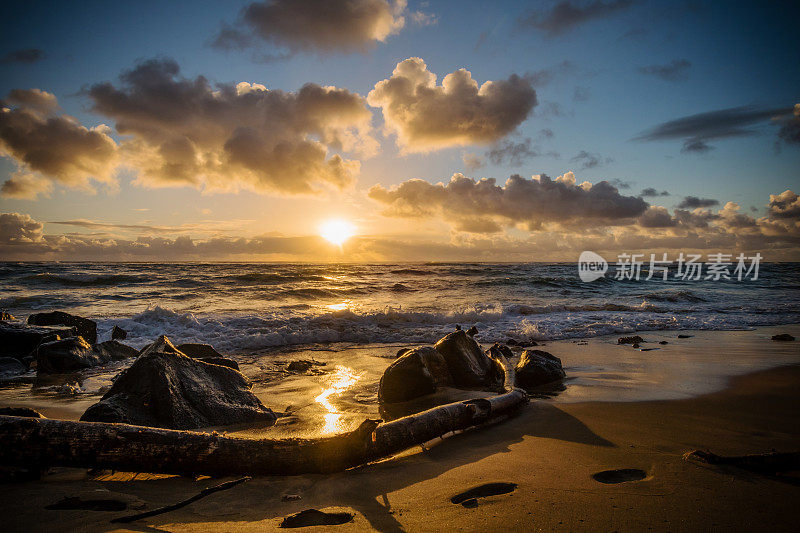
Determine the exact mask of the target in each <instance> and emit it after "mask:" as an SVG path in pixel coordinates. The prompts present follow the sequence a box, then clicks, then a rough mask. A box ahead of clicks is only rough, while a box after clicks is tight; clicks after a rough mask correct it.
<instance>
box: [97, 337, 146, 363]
mask: <svg viewBox="0 0 800 533" xmlns="http://www.w3.org/2000/svg"><path fill="white" fill-rule="evenodd" d="M94 350H95V351H96V352H98V353H99V354H100V357H101V358H102V359H104V360H106V361H121V360H123V359H130V358H131V357H136V356H138V355H139V350H137V349H136V348H132V347H131V346H128V345H126V344H122V343H121V342H119V341H105V342H101V343H98V344H95V345H94Z"/></svg>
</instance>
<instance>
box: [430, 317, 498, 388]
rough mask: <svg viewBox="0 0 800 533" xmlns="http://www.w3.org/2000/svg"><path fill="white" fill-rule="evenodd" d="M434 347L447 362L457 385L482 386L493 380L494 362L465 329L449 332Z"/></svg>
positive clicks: (466, 386) (465, 386) (464, 386)
mask: <svg viewBox="0 0 800 533" xmlns="http://www.w3.org/2000/svg"><path fill="white" fill-rule="evenodd" d="M434 348H435V349H436V351H437V352H439V353H440V354H442V357H444V360H445V361H446V362H447V368H448V369H449V370H450V374H451V375H452V376H453V384H454V385H455V386H456V387H461V388H470V387H480V386H482V385H485V384H486V383H487V382H488V381H489V380H491V378H492V374H493V373H494V363H493V362H492V360H491V359H490V358H489V357H488V356H487V355H486V354H484V353H483V351H481V348H480V346H478V343H477V342H475V339H473V338H472V337H471V336H469V335H467V333H465V332H464V331H463V330H459V331H454V332H452V333H450V334H448V335H447V336H445V337H444V338H442V339H441V340H439V342H437V343H436V344H435V345H434Z"/></svg>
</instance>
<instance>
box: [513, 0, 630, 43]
mask: <svg viewBox="0 0 800 533" xmlns="http://www.w3.org/2000/svg"><path fill="white" fill-rule="evenodd" d="M633 4H634V1H633V0H610V1H608V2H603V1H602V0H594V1H593V2H575V3H573V2H572V1H570V0H564V1H562V2H559V3H557V4H556V5H555V6H553V7H552V8H551V9H549V10H542V11H536V10H533V11H528V12H526V13H525V14H523V15H522V16H521V17H520V18H519V24H520V25H522V26H523V27H532V28H535V29H538V30H541V31H543V32H544V34H545V35H547V36H548V37H555V36H557V35H560V34H562V33H566V32H568V31H570V30H572V29H574V28H575V27H577V26H579V25H581V24H583V23H585V22H589V21H591V20H596V19H601V18H605V17H608V16H611V15H613V14H615V13H617V12H619V11H622V10H624V9H627V8H628V7H630V6H632V5H633Z"/></svg>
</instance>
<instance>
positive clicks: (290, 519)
mask: <svg viewBox="0 0 800 533" xmlns="http://www.w3.org/2000/svg"><path fill="white" fill-rule="evenodd" d="M353 516H354V515H352V514H350V513H326V512H324V511H318V510H316V509H306V510H305V511H300V512H299V513H297V514H293V515H290V516H287V517H286V518H284V519H283V521H282V522H281V526H280V527H284V528H288V527H307V526H339V525H342V524H346V523H347V522H350V521H351V520H353Z"/></svg>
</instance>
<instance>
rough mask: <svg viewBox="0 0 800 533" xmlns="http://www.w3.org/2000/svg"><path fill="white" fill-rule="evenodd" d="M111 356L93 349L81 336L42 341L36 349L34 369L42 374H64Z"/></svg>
mask: <svg viewBox="0 0 800 533" xmlns="http://www.w3.org/2000/svg"><path fill="white" fill-rule="evenodd" d="M110 360H111V358H110V357H109V356H108V355H107V354H106V353H102V352H97V351H95V350H94V349H93V348H92V346H91V345H90V344H89V343H88V342H86V341H85V340H84V338H83V337H67V338H66V339H62V340H57V341H52V342H45V343H42V344H41V345H40V346H39V347H38V348H37V349H36V371H37V372H38V373H42V374H64V373H68V372H75V371H76V370H82V369H84V368H90V367H93V366H97V365H101V364H103V363H107V362H109V361H110Z"/></svg>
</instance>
